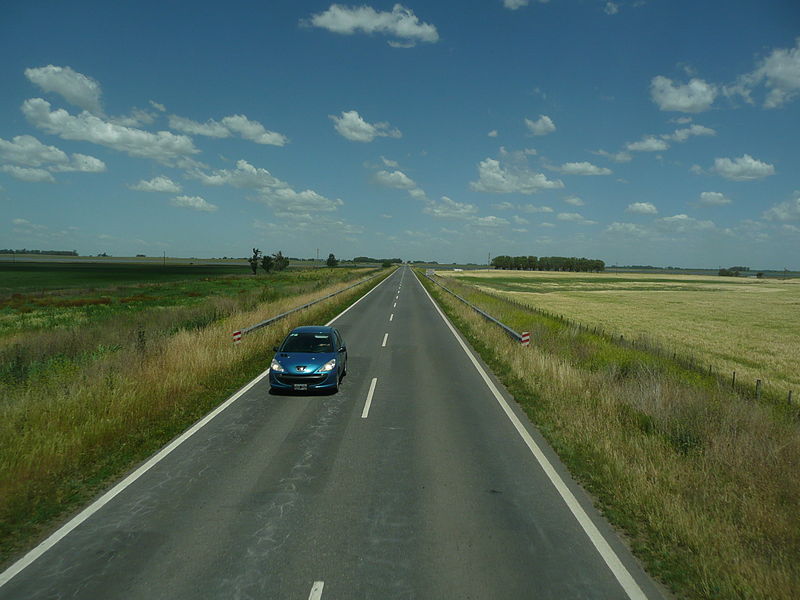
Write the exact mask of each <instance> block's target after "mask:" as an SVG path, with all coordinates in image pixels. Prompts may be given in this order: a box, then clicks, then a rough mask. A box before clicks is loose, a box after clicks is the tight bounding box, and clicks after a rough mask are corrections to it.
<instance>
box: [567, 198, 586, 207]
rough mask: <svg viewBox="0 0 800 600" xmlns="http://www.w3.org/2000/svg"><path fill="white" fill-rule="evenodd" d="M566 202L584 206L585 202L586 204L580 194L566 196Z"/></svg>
mask: <svg viewBox="0 0 800 600" xmlns="http://www.w3.org/2000/svg"><path fill="white" fill-rule="evenodd" d="M564 202H566V203H567V204H569V205H571V206H583V205H584V204H586V203H585V202H584V201H583V200H582V199H581V198H579V197H578V196H567V197H566V198H564Z"/></svg>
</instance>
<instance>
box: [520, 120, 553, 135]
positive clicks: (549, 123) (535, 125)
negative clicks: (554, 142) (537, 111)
mask: <svg viewBox="0 0 800 600" xmlns="http://www.w3.org/2000/svg"><path fill="white" fill-rule="evenodd" d="M525 125H526V126H527V127H528V130H529V131H530V132H531V133H532V134H533V135H547V134H548V133H553V132H554V131H555V130H556V125H555V123H553V120H552V119H551V118H550V117H548V116H547V115H539V118H538V119H537V120H535V121H531V120H530V119H525Z"/></svg>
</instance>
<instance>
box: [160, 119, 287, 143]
mask: <svg viewBox="0 0 800 600" xmlns="http://www.w3.org/2000/svg"><path fill="white" fill-rule="evenodd" d="M169 126H170V128H172V129H175V130H177V131H181V132H183V133H188V134H189V135H204V136H206V137H213V138H227V137H231V135H233V134H238V135H239V136H241V137H242V138H243V139H245V140H250V141H251V142H255V143H256V144H268V145H271V146H285V145H286V143H287V142H288V141H289V140H288V138H287V137H286V136H285V135H283V134H281V133H276V132H274V131H267V130H266V129H265V128H264V126H263V125H262V124H261V123H259V122H258V121H251V120H250V119H248V118H247V117H246V116H244V115H230V116H228V117H223V119H222V121H221V122H220V121H215V120H214V119H209V120H207V121H206V122H205V123H198V122H197V121H192V120H191V119H186V118H184V117H179V116H177V115H170V117H169Z"/></svg>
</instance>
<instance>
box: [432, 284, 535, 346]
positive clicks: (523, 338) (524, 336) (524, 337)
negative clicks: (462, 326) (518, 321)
mask: <svg viewBox="0 0 800 600" xmlns="http://www.w3.org/2000/svg"><path fill="white" fill-rule="evenodd" d="M425 277H427V278H428V279H429V280H430V281H432V282H433V283H435V284H436V285H438V286H439V287H440V288H442V289H443V290H444V291H446V292H448V293H449V294H452V295H453V296H455V297H456V298H458V299H459V300H461V302H463V303H464V304H466V305H467V306H469V307H470V308H471V309H472V310H474V311H475V312H476V313H478V314H479V315H481V316H482V317H483V318H484V319H486V320H487V321H491V322H492V323H494V324H495V325H498V326H499V327H500V328H502V329H503V331H505V332H506V333H507V334H508V335H509V336H511V337H512V338H514V339H515V340H517V341H518V342H520V343H522V344H523V345H525V346H527V345H528V344H529V343H530V334H529V333H528V332H527V331H523V332H522V333H519V332H517V331H514V330H513V329H511V327H509V326H508V325H506V324H505V323H503V322H502V321H500V320H499V319H496V318H495V317H493V316H492V315H490V314H489V313H487V312H486V311H484V310H481V309H480V308H478V307H477V306H475V305H474V304H472V303H471V302H469V301H468V300H465V299H464V298H462V297H461V296H459V295H458V294H456V293H455V292H454V291H453V290H451V289H448V288H447V287H445V286H444V285H442V284H441V283H439V282H438V281H436V280H435V279H434V278H433V277H431V276H430V275H429V274H428V272H425Z"/></svg>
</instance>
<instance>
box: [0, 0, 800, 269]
mask: <svg viewBox="0 0 800 600" xmlns="http://www.w3.org/2000/svg"><path fill="white" fill-rule="evenodd" d="M0 55H2V56H3V60H2V61H0V89H2V90H3V93H2V94H0V114H1V115H2V117H0V247H13V248H22V247H26V248H40V249H68V250H71V249H75V250H78V251H79V252H80V253H82V254H96V253H98V252H108V253H110V254H114V255H118V256H125V255H127V256H130V255H134V254H147V255H161V254H162V252H166V253H167V255H170V256H196V257H212V256H244V255H245V254H246V253H247V251H248V250H249V248H251V247H253V246H258V247H259V248H261V249H262V250H265V251H268V252H274V251H276V250H278V249H280V250H282V251H283V252H284V253H285V254H288V255H291V256H298V257H313V256H314V255H315V253H316V250H317V249H319V253H320V255H321V256H323V257H324V256H327V254H328V253H329V252H333V253H334V254H336V256H337V257H341V258H350V257H353V256H358V255H368V256H375V257H401V258H403V259H407V260H422V259H432V260H438V261H439V262H450V261H457V262H476V263H484V262H485V261H486V259H487V256H488V254H489V253H491V254H492V255H493V256H494V255H497V254H511V255H521V254H523V255H529V254H533V255H537V256H547V255H568V256H587V257H591V258H602V259H603V260H605V261H606V262H607V263H609V264H613V263H619V264H654V265H660V266H668V265H674V266H685V267H690V266H696V267H712V268H714V267H717V266H730V265H734V264H744V265H749V266H752V267H754V268H778V269H782V268H784V267H788V268H790V269H800V152H798V141H797V139H798V134H799V133H800V4H798V3H797V2H796V1H795V0H783V1H737V2H730V0H728V1H725V2H723V1H713V0H712V1H706V2H695V1H691V2H690V1H682V0H669V1H667V0H637V1H634V2H631V1H619V2H608V1H599V0H598V1H594V0H582V1H581V0H550V1H548V2H544V1H542V0H529V1H527V2H526V1H525V0H482V1H469V2H468V1H464V0H461V1H459V2H450V1H437V2H424V3H423V2H415V1H414V0H406V1H405V2H404V3H402V4H395V3H392V2H378V1H372V2H371V3H368V4H332V3H331V2H316V1H309V2H296V1H288V0H287V1H274V2H270V1H266V2H237V1H229V2H226V3H219V2H202V1H195V2H192V3H188V2H149V1H141V2H136V3H132V2H106V1H103V2H92V1H84V2H71V3H65V2H18V1H15V0H9V1H6V2H4V3H3V5H2V7H0Z"/></svg>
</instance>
